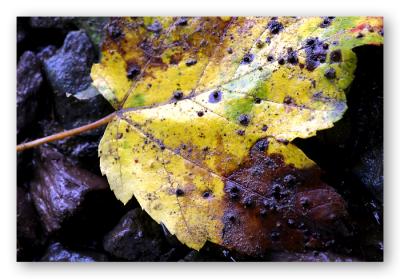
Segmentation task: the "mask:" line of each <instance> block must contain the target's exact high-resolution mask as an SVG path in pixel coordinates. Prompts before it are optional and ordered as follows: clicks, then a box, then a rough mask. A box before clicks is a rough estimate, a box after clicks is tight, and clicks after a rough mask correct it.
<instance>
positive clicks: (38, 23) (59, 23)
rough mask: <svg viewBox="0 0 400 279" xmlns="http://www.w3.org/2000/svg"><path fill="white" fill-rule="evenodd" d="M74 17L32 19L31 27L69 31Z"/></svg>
mask: <svg viewBox="0 0 400 279" xmlns="http://www.w3.org/2000/svg"><path fill="white" fill-rule="evenodd" d="M72 19H73V18H72V17H54V16H52V17H50V16H49V17H47V16H46V17H31V18H30V25H31V27H32V28H58V29H67V28H68V27H70V26H71V23H72Z"/></svg>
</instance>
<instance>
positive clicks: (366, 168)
mask: <svg viewBox="0 0 400 279" xmlns="http://www.w3.org/2000/svg"><path fill="white" fill-rule="evenodd" d="M353 172H354V174H355V175H356V176H357V177H358V179H359V181H361V183H362V184H363V185H364V186H365V187H366V188H367V189H368V190H369V191H370V192H371V193H372V194H373V195H374V197H375V198H377V199H378V200H379V201H380V202H383V148H382V147H380V148H379V147H378V148H373V149H371V150H369V151H367V152H366V153H364V154H362V155H361V158H360V161H359V163H358V164H357V165H356V166H355V168H354V169H353Z"/></svg>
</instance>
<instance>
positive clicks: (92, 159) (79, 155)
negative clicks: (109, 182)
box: [39, 120, 105, 175]
mask: <svg viewBox="0 0 400 279" xmlns="http://www.w3.org/2000/svg"><path fill="white" fill-rule="evenodd" d="M39 126H40V127H41V129H42V133H43V136H49V135H53V134H56V133H59V132H62V131H63V130H64V128H63V126H62V125H61V124H60V123H58V122H57V121H48V120H43V121H40V122H39ZM104 130H105V127H100V128H98V129H95V130H92V131H89V132H86V133H84V134H80V135H76V136H73V137H69V138H65V139H62V140H58V141H55V142H52V143H49V145H50V146H53V147H55V148H56V149H57V150H59V151H60V152H61V153H62V154H64V155H66V156H67V157H69V158H71V159H73V160H78V161H79V162H80V165H83V166H85V168H86V169H88V170H89V171H91V172H93V173H96V174H99V175H100V169H99V158H98V154H97V148H98V146H99V142H100V139H101V136H102V135H103V133H104Z"/></svg>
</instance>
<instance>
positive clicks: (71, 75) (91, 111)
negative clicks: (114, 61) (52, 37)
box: [44, 31, 112, 129]
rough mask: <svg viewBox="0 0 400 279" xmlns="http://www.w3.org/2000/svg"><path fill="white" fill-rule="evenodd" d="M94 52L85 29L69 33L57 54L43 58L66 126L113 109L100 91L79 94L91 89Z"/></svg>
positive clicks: (57, 115)
mask: <svg viewBox="0 0 400 279" xmlns="http://www.w3.org/2000/svg"><path fill="white" fill-rule="evenodd" d="M94 62H95V51H94V48H93V45H92V43H91V42H90V39H89V37H88V36H87V35H86V33H85V32H84V31H73V32H70V33H68V35H67V37H66V38H65V41H64V44H63V46H62V48H61V49H59V50H58V51H57V53H56V54H55V55H53V56H52V57H50V58H49V59H47V60H45V61H44V69H45V71H46V74H47V78H48V80H49V82H50V84H51V86H52V88H53V90H54V104H55V114H56V117H57V119H58V120H59V122H60V124H62V125H63V126H64V128H66V129H70V128H75V127H78V126H81V125H84V124H87V123H90V122H93V121H95V120H97V119H99V118H101V117H102V116H104V115H106V114H108V113H110V112H111V111H112V108H111V106H110V105H109V104H108V102H107V101H106V100H105V99H104V97H103V96H101V95H100V94H98V93H97V94H88V95H86V96H85V95H84V94H83V96H80V95H79V96H78V95H77V93H78V92H85V91H84V90H88V91H89V90H94V89H91V87H90V84H91V78H90V70H91V67H92V64H93V63H94Z"/></svg>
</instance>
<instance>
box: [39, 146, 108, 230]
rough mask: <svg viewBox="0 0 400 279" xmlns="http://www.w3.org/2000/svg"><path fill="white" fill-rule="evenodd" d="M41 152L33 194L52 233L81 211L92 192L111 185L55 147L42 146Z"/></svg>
mask: <svg viewBox="0 0 400 279" xmlns="http://www.w3.org/2000/svg"><path fill="white" fill-rule="evenodd" d="M39 153H40V154H39V155H38V156H37V157H38V158H37V159H36V160H35V164H36V169H35V178H34V179H33V181H32V183H31V194H32V198H33V201H34V204H35V206H36V209H37V211H38V213H39V215H40V217H41V220H42V222H43V225H44V227H45V229H46V231H47V232H48V233H51V232H54V231H56V230H58V229H60V228H61V225H62V223H63V222H64V221H65V220H67V219H68V218H70V217H71V216H73V215H74V214H76V213H77V212H78V211H79V209H80V205H81V204H82V202H83V201H84V199H85V196H86V195H87V194H88V193H89V192H92V191H96V190H104V189H108V184H107V182H106V180H105V179H104V178H102V177H99V176H97V175H94V174H92V173H91V172H89V171H87V170H85V169H82V168H80V167H77V166H76V165H75V164H74V163H73V162H71V161H70V160H68V159H67V158H65V157H64V156H63V155H62V154H61V153H59V152H58V151H56V150H55V149H53V148H50V147H47V146H42V147H40V148H39Z"/></svg>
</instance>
